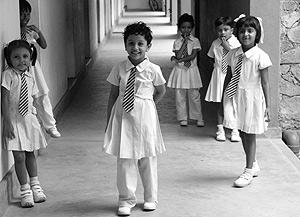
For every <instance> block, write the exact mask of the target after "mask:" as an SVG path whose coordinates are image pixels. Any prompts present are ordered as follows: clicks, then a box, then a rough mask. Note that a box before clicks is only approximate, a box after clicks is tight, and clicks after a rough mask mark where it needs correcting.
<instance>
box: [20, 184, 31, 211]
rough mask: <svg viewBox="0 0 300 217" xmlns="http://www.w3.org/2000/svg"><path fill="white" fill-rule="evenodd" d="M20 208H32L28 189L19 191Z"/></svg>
mask: <svg viewBox="0 0 300 217" xmlns="http://www.w3.org/2000/svg"><path fill="white" fill-rule="evenodd" d="M21 206H22V207H23V208H30V207H33V206H34V201H33V195H32V191H31V190H30V189H29V190H25V191H21Z"/></svg>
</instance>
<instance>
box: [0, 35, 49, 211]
mask: <svg viewBox="0 0 300 217" xmlns="http://www.w3.org/2000/svg"><path fill="white" fill-rule="evenodd" d="M4 56H5V59H6V61H7V64H8V68H7V69H6V70H5V71H4V72H3V73H2V87H1V97H2V98H1V100H2V101H1V103H2V104H1V107H2V117H3V129H2V130H3V131H2V132H3V134H2V137H3V140H2V141H3V144H4V148H5V149H7V150H8V151H12V153H13V156H14V160H15V170H16V174H17V177H18V180H19V183H20V185H21V206H22V207H32V206H34V202H44V201H45V200H46V196H45V194H44V193H43V190H42V188H41V186H40V183H39V181H38V176H37V163H36V158H35V155H34V151H35V150H38V149H40V148H45V147H46V145H47V143H46V140H45V138H44V134H43V133H42V130H41V128H40V124H39V122H38V120H37V118H36V116H35V115H34V114H33V105H32V104H33V101H34V100H35V99H36V97H37V89H36V85H35V81H34V79H33V76H32V70H31V69H32V67H31V57H32V56H33V52H32V50H31V47H30V45H29V44H28V43H27V42H26V41H23V40H15V41H12V42H10V43H9V45H8V46H7V47H5V48H4ZM33 61H34V60H33ZM27 173H28V175H29V177H30V183H28V180H27Z"/></svg>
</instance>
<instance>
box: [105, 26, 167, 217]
mask: <svg viewBox="0 0 300 217" xmlns="http://www.w3.org/2000/svg"><path fill="white" fill-rule="evenodd" d="M123 36H124V43H125V50H126V51H127V53H128V59H127V60H125V61H123V62H120V63H119V64H117V65H115V66H114V67H113V69H112V71H111V72H110V74H109V76H108V78H107V81H108V82H109V83H111V92H110V95H109V101H108V110H107V111H108V112H107V118H108V119H107V128H106V132H105V138H104V147H103V149H104V151H105V152H106V153H108V154H111V155H114V156H116V157H117V187H118V190H119V209H118V215H120V216H128V215H130V212H131V209H132V208H133V207H134V206H135V205H136V203H137V199H136V195H135V191H136V188H137V175H138V171H139V173H140V176H141V180H142V183H143V187H144V207H143V208H144V210H147V211H151V210H155V209H156V204H157V157H156V156H157V154H158V153H162V152H163V151H165V146H164V142H163V139H162V134H161V130H160V126H159V121H158V115H157V111H156V104H157V103H158V102H159V101H160V100H161V98H162V97H163V95H164V94H165V91H166V90H165V85H164V84H165V79H164V77H163V75H162V72H161V69H160V67H159V66H157V65H155V64H153V63H151V62H150V61H149V59H148V57H147V56H146V52H148V51H149V49H150V47H151V41H152V32H151V30H150V28H149V27H148V26H146V24H145V23H143V22H138V23H133V24H130V25H128V26H127V27H126V28H125V31H124V34H123Z"/></svg>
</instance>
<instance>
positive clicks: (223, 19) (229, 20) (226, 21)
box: [215, 16, 234, 28]
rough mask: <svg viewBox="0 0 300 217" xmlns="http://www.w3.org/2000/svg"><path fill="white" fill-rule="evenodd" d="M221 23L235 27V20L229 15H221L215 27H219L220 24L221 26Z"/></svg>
mask: <svg viewBox="0 0 300 217" xmlns="http://www.w3.org/2000/svg"><path fill="white" fill-rule="evenodd" d="M221 25H224V26H230V27H231V28H233V27H234V20H233V19H232V17H229V16H227V17H219V18H218V19H216V21H215V27H218V26H221Z"/></svg>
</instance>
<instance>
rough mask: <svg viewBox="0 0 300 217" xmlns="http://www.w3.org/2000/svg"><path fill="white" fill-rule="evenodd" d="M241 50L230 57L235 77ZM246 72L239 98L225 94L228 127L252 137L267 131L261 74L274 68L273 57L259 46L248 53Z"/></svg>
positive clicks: (243, 69) (228, 57) (239, 85)
mask: <svg viewBox="0 0 300 217" xmlns="http://www.w3.org/2000/svg"><path fill="white" fill-rule="evenodd" d="M240 54H243V50H242V48H241V47H239V48H236V49H233V50H231V51H230V52H229V53H228V55H227V61H228V64H229V65H230V66H231V68H232V73H234V68H235V65H236V63H237V61H238V56H239V55H240ZM244 55H245V58H244V60H243V65H242V71H241V75H240V80H239V83H238V88H237V92H236V94H235V95H234V96H233V97H232V98H231V99H229V98H228V96H227V94H226V93H225V94H224V122H223V124H224V127H227V128H230V129H239V130H241V131H242V132H245V133H249V134H261V133H263V132H264V131H266V130H267V122H265V120H264V114H265V109H266V103H265V97H264V93H263V90H262V86H261V72H260V70H262V69H265V68H268V67H270V66H272V63H271V60H270V58H269V55H268V54H267V53H265V52H264V51H263V50H261V49H260V48H259V47H257V46H255V47H253V48H251V49H250V50H248V51H247V52H246V53H244Z"/></svg>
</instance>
